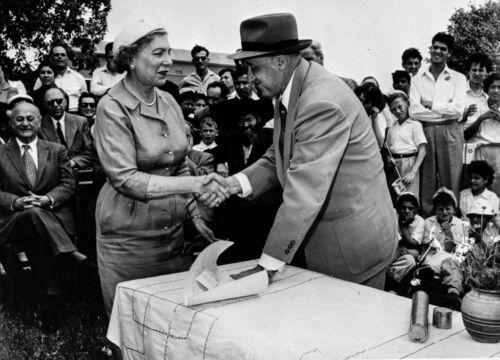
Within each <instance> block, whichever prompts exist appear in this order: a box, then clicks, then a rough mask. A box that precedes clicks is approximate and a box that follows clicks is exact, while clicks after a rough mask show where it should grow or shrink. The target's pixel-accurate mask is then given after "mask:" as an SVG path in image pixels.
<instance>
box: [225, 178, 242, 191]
mask: <svg viewBox="0 0 500 360" xmlns="http://www.w3.org/2000/svg"><path fill="white" fill-rule="evenodd" d="M226 186H227V190H228V191H229V194H230V195H236V194H240V193H241V192H242V191H243V190H242V189H241V184H240V182H239V181H238V179H236V178H235V177H234V176H230V177H228V178H227V179H226Z"/></svg>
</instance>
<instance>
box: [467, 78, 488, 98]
mask: <svg viewBox="0 0 500 360" xmlns="http://www.w3.org/2000/svg"><path fill="white" fill-rule="evenodd" d="M466 91H467V93H470V94H472V95H474V96H476V97H482V96H485V97H488V94H486V93H485V92H484V90H483V89H482V88H481V92H480V93H479V95H476V93H475V92H474V90H472V88H471V87H470V80H469V81H467V90H466Z"/></svg>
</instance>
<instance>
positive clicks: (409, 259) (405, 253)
mask: <svg viewBox="0 0 500 360" xmlns="http://www.w3.org/2000/svg"><path fill="white" fill-rule="evenodd" d="M418 209H419V204H418V199H417V197H416V196H415V195H414V194H413V193H411V192H404V193H402V194H401V195H400V196H399V197H398V199H397V201H396V211H397V213H398V225H399V226H398V232H399V234H398V235H399V245H398V249H397V250H396V260H395V261H394V262H393V263H392V265H391V266H390V268H389V272H388V274H389V276H390V277H391V278H392V279H394V280H395V281H396V282H398V283H399V282H401V281H402V280H403V278H404V277H405V276H406V275H407V274H408V273H409V272H410V271H411V270H412V269H413V268H414V267H415V266H416V261H415V260H416V258H417V257H418V254H419V252H420V248H421V244H422V239H423V237H424V229H425V221H424V219H423V218H422V217H421V216H420V215H418V214H417V212H418Z"/></svg>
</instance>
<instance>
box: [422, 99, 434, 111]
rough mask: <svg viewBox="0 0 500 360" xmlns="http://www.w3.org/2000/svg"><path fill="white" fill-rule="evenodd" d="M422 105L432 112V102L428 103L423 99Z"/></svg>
mask: <svg viewBox="0 0 500 360" xmlns="http://www.w3.org/2000/svg"><path fill="white" fill-rule="evenodd" d="M420 104H421V105H422V106H423V107H424V108H427V109H429V110H432V101H428V100H424V99H421V100H420Z"/></svg>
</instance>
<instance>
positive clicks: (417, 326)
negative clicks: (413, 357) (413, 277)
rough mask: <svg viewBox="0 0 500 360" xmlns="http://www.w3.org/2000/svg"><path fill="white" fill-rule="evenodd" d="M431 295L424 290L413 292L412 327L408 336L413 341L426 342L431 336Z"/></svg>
mask: <svg viewBox="0 0 500 360" xmlns="http://www.w3.org/2000/svg"><path fill="white" fill-rule="evenodd" d="M428 313H429V295H427V294H426V293H425V292H423V291H417V292H416V293H414V294H413V299H412V303H411V317H410V329H409V330H408V336H409V337H410V340H411V341H413V342H421V343H423V342H426V341H427V338H428V337H429V319H428Z"/></svg>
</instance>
